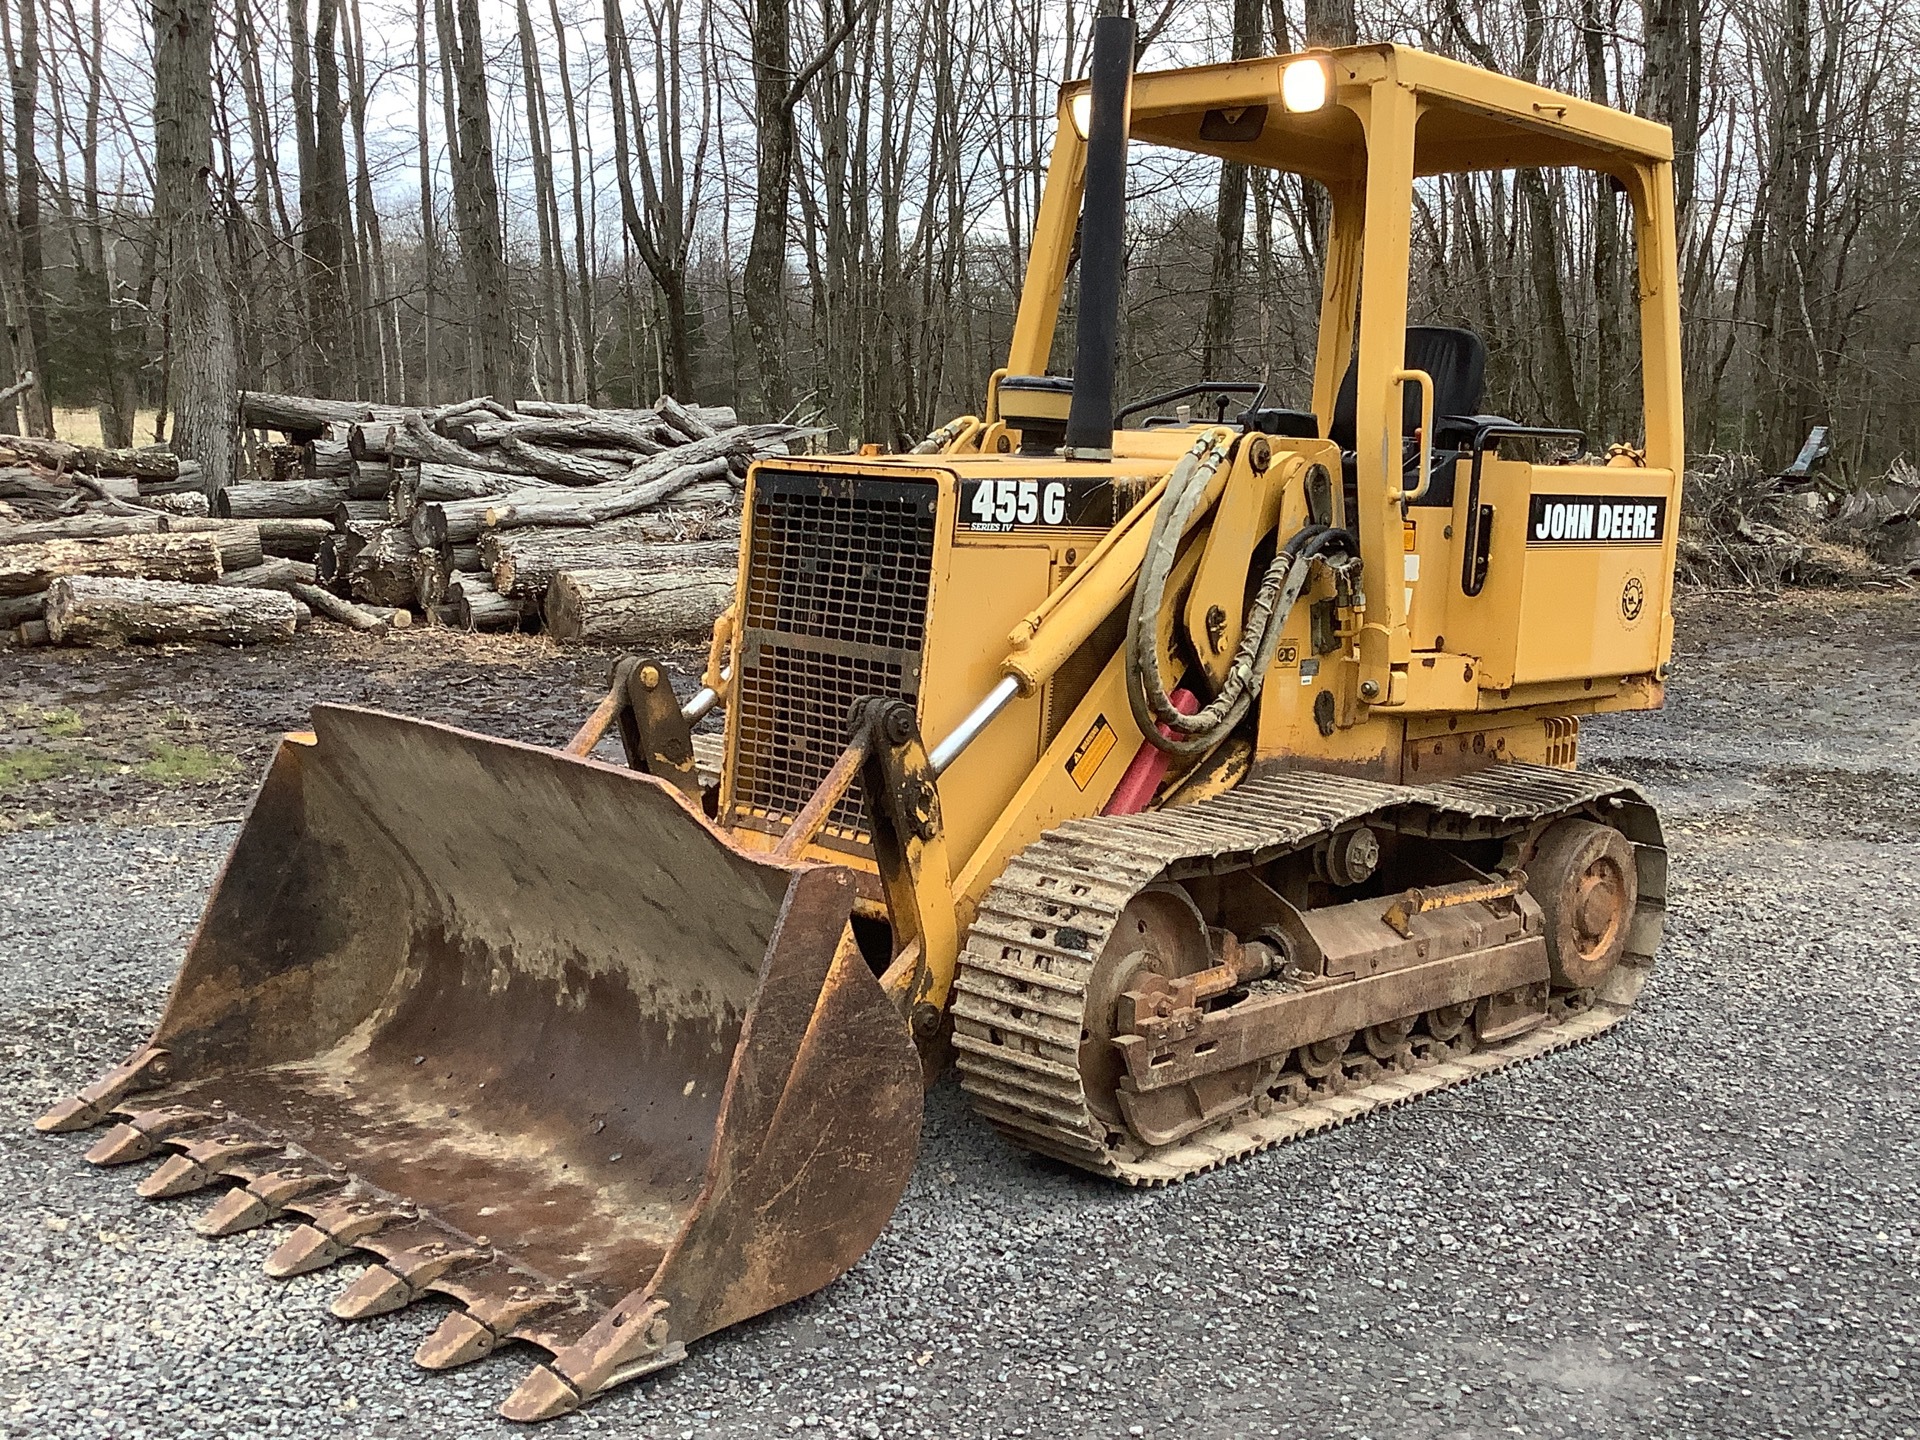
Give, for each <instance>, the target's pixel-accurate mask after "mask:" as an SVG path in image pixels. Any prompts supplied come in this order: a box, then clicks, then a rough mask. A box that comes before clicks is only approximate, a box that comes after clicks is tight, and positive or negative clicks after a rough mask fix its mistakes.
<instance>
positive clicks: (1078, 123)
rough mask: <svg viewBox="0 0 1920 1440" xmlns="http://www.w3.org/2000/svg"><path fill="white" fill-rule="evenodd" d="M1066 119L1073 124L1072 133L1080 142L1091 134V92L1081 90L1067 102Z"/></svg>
mask: <svg viewBox="0 0 1920 1440" xmlns="http://www.w3.org/2000/svg"><path fill="white" fill-rule="evenodd" d="M1067 119H1069V120H1071V121H1072V122H1073V133H1074V134H1076V135H1078V136H1079V137H1080V138H1081V139H1082V140H1084V139H1086V138H1087V136H1089V135H1091V134H1092V133H1093V91H1091V90H1082V91H1081V92H1080V93H1079V94H1078V95H1076V96H1074V97H1073V98H1072V99H1071V100H1069V101H1068V102H1067Z"/></svg>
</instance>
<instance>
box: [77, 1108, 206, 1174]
mask: <svg viewBox="0 0 1920 1440" xmlns="http://www.w3.org/2000/svg"><path fill="white" fill-rule="evenodd" d="M214 1120H215V1117H214V1116H213V1115H211V1114H209V1113H208V1112H207V1111H205V1110H194V1109H190V1108H188V1107H187V1106H184V1105H180V1106H171V1107H169V1108H167V1109H164V1110H143V1111H141V1112H140V1113H139V1114H138V1115H135V1116H134V1117H133V1118H132V1119H130V1120H123V1121H121V1122H120V1123H119V1124H118V1125H116V1126H114V1127H113V1128H112V1129H111V1130H109V1131H108V1132H107V1133H106V1134H105V1135H102V1136H101V1137H100V1138H99V1139H98V1140H96V1141H94V1142H93V1148H92V1149H91V1150H89V1151H87V1163H88V1164H89V1165H131V1164H132V1163H133V1162H134V1161H136V1160H145V1159H146V1158H147V1157H148V1156H150V1155H153V1154H156V1153H158V1151H159V1149H160V1147H161V1146H162V1145H164V1144H166V1143H167V1141H169V1140H171V1139H173V1138H174V1137H175V1136H176V1135H183V1134H185V1133H186V1132H187V1131H189V1130H197V1129H199V1128H200V1127H201V1126H202V1125H211V1124H213V1123H214Z"/></svg>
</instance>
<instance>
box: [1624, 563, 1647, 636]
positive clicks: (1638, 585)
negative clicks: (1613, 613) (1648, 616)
mask: <svg viewBox="0 0 1920 1440" xmlns="http://www.w3.org/2000/svg"><path fill="white" fill-rule="evenodd" d="M1646 608H1647V582H1646V581H1644V580H1642V579H1641V578H1640V577H1639V576H1638V575H1629V576H1628V577H1627V583H1626V585H1625V587H1624V588H1622V589H1621V591H1620V618H1621V619H1622V620H1625V621H1626V622H1627V624H1629V625H1632V624H1634V623H1635V622H1636V621H1637V620H1639V618H1640V612H1641V611H1643V610H1645V609H1646Z"/></svg>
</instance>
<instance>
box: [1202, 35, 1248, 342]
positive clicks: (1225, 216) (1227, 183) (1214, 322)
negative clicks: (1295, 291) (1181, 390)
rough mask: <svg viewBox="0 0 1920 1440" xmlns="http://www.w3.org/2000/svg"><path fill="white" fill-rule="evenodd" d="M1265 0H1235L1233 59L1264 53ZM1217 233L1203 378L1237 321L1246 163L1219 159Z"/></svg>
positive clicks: (1229, 340) (1243, 237) (1208, 306)
mask: <svg viewBox="0 0 1920 1440" xmlns="http://www.w3.org/2000/svg"><path fill="white" fill-rule="evenodd" d="M1262 20H1263V16H1262V13H1261V0H1233V58H1234V59H1236V60H1245V59H1248V58H1249V57H1251V56H1254V55H1257V54H1259V53H1260V49H1261V44H1260V41H1261V30H1262ZM1216 200H1217V206H1216V209H1215V212H1214V236H1213V283H1212V286H1211V287H1210V288H1209V290H1208V292H1207V322H1206V328H1205V329H1204V330H1203V331H1202V334H1201V341H1200V378H1201V379H1202V380H1217V379H1219V378H1220V377H1221V375H1222V374H1223V373H1224V367H1225V366H1226V364H1227V363H1228V361H1229V358H1230V355H1231V352H1232V347H1233V321H1234V316H1235V314H1236V312H1237V311H1238V309H1239V305H1238V301H1239V296H1240V271H1241V254H1242V249H1243V245H1244V241H1245V237H1246V227H1247V167H1246V166H1245V165H1241V164H1237V163H1235V162H1234V161H1231V160H1223V161H1222V162H1221V164H1220V187H1219V194H1218V195H1217V197H1216Z"/></svg>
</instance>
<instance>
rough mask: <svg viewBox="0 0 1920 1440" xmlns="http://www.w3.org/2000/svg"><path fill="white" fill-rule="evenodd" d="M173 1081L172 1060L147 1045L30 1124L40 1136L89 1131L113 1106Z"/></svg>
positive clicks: (155, 1048)
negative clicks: (132, 1095) (129, 1097)
mask: <svg viewBox="0 0 1920 1440" xmlns="http://www.w3.org/2000/svg"><path fill="white" fill-rule="evenodd" d="M172 1078H173V1058H172V1057H171V1056H170V1055H168V1054H167V1052H166V1051H165V1050H162V1049H161V1048H160V1047H159V1046H157V1045H149V1046H148V1047H147V1048H146V1049H144V1050H142V1051H140V1052H139V1053H138V1054H136V1055H135V1056H134V1057H133V1058H132V1059H131V1060H128V1061H127V1062H126V1063H125V1064H124V1065H116V1066H114V1067H113V1069H111V1070H109V1071H107V1073H106V1074H104V1075H102V1076H101V1077H100V1078H99V1079H98V1080H96V1081H94V1082H93V1084H91V1085H89V1086H87V1088H86V1089H84V1090H82V1091H81V1092H80V1093H79V1094H78V1095H73V1096H70V1097H68V1098H67V1099H65V1100H62V1101H61V1102H60V1103H59V1104H58V1105H55V1106H54V1107H53V1108H52V1109H51V1110H49V1111H47V1113H46V1114H44V1115H42V1116H41V1117H40V1118H39V1119H38V1120H35V1121H34V1122H33V1128H34V1129H36V1130H38V1131H39V1132H40V1133H41V1134H42V1135H62V1134H65V1133H67V1132H68V1131H72V1130H91V1129H92V1128H93V1127H94V1126H96V1125H98V1124H99V1123H100V1122H101V1121H102V1120H105V1119H106V1118H107V1115H108V1114H109V1113H110V1112H111V1111H112V1110H113V1108H114V1106H116V1105H118V1104H119V1103H120V1101H121V1100H122V1099H123V1098H124V1097H125V1096H128V1095H131V1094H133V1093H134V1092H135V1091H138V1090H157V1089H159V1088H160V1087H161V1086H162V1085H164V1084H166V1083H167V1081H168V1080H170V1079H172Z"/></svg>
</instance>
